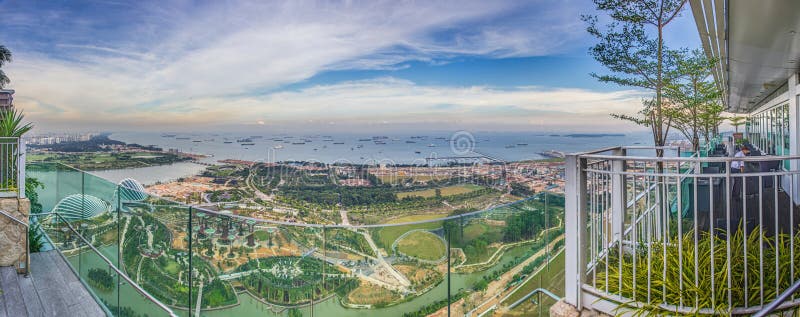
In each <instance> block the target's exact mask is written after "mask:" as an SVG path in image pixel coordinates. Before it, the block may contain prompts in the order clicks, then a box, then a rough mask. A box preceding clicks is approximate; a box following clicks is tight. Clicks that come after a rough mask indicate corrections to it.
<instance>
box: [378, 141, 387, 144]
mask: <svg viewBox="0 0 800 317" xmlns="http://www.w3.org/2000/svg"><path fill="white" fill-rule="evenodd" d="M375 144H379V145H380V144H386V142H383V141H375Z"/></svg>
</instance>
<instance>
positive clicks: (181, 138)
mask: <svg viewBox="0 0 800 317" xmlns="http://www.w3.org/2000/svg"><path fill="white" fill-rule="evenodd" d="M188 139H189V138H187V137H180V138H175V140H188Z"/></svg>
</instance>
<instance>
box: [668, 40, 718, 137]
mask: <svg viewBox="0 0 800 317" xmlns="http://www.w3.org/2000/svg"><path fill="white" fill-rule="evenodd" d="M673 54H674V59H675V61H676V67H675V69H674V70H673V73H672V74H670V76H669V77H670V78H672V79H673V80H672V81H671V82H668V83H667V84H666V86H665V96H666V97H667V99H668V100H669V102H670V103H671V104H672V106H671V107H668V108H667V109H666V115H667V116H668V117H670V120H669V121H670V122H671V125H672V127H674V128H675V129H676V130H678V131H680V132H681V133H682V134H683V135H684V137H686V138H687V139H689V140H690V141H691V142H692V151H698V150H699V149H700V137H701V136H704V137H705V140H706V141H708V139H709V135H708V134H709V132H711V131H709V130H710V129H711V127H712V126H715V124H714V123H715V122H719V121H720V120H721V116H720V114H721V109H722V107H721V106H718V105H719V104H720V100H719V97H720V95H721V92H720V90H719V89H718V88H717V86H716V85H715V83H714V82H713V81H712V80H710V78H711V71H712V69H713V65H714V61H713V60H710V59H708V58H707V57H706V55H705V53H703V51H702V50H699V49H695V50H692V51H691V52H684V51H678V52H673ZM707 121H708V122H707Z"/></svg>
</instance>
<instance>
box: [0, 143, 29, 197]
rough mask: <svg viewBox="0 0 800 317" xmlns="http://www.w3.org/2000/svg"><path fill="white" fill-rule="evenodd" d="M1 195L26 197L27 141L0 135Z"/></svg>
mask: <svg viewBox="0 0 800 317" xmlns="http://www.w3.org/2000/svg"><path fill="white" fill-rule="evenodd" d="M0 197H18V198H25V141H24V140H22V139H21V138H17V137H0Z"/></svg>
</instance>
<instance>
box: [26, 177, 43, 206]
mask: <svg viewBox="0 0 800 317" xmlns="http://www.w3.org/2000/svg"><path fill="white" fill-rule="evenodd" d="M37 188H41V189H44V184H43V183H42V182H40V181H39V180H38V179H36V178H33V177H25V196H26V197H27V198H28V200H29V201H30V202H31V213H32V214H38V213H42V204H41V203H40V202H39V192H38V191H36V189H37Z"/></svg>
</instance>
